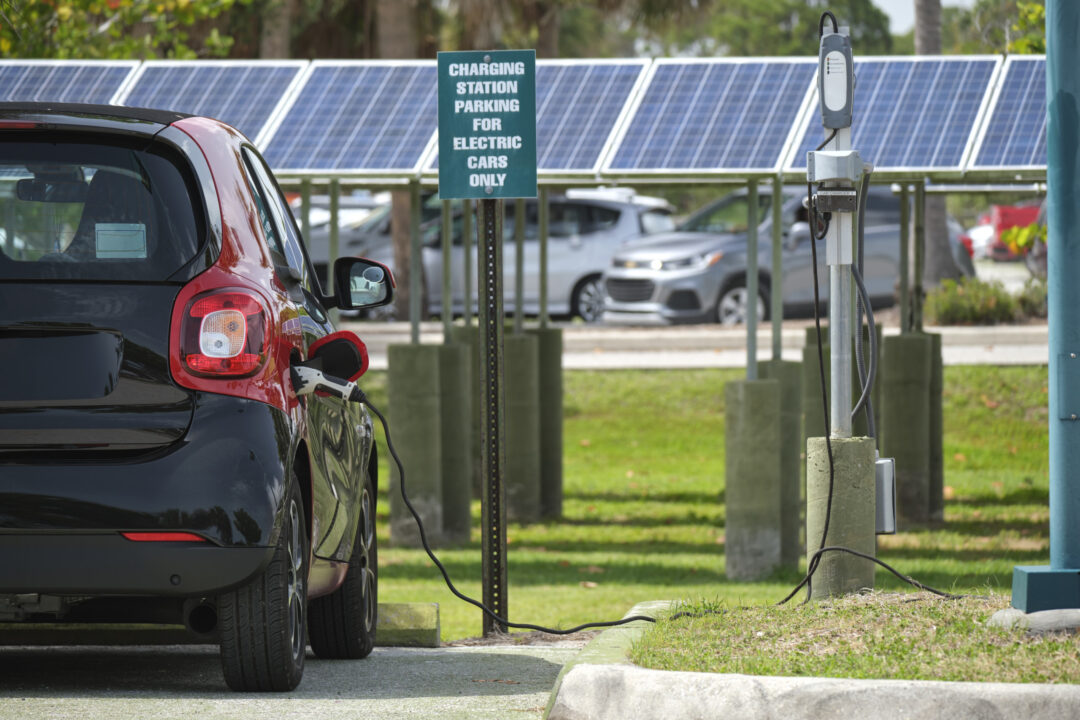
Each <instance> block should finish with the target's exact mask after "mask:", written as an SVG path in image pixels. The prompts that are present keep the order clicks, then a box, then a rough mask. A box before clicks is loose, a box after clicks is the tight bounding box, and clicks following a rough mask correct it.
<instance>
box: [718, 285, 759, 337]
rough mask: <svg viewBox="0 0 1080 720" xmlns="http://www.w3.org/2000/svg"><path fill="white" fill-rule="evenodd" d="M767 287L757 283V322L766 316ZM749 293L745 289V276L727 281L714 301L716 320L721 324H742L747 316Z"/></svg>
mask: <svg viewBox="0 0 1080 720" xmlns="http://www.w3.org/2000/svg"><path fill="white" fill-rule="evenodd" d="M767 292H768V288H766V287H765V285H764V284H763V283H762V284H759V285H758V298H757V319H758V321H759V322H761V321H764V320H766V319H767V318H768V314H769V299H768V297H767V296H766V293H767ZM749 298H750V293H749V291H748V290H747V289H746V278H741V277H740V278H737V279H735V280H732V281H729V282H728V283H726V284H725V285H724V289H723V290H721V291H720V299H719V300H717V301H716V321H717V322H718V323H720V324H721V325H743V324H745V323H746V318H747V317H748V316H749V308H750V302H749Z"/></svg>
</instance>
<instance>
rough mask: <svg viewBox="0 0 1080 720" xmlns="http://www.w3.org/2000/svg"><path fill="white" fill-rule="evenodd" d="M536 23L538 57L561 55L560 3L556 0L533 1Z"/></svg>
mask: <svg viewBox="0 0 1080 720" xmlns="http://www.w3.org/2000/svg"><path fill="white" fill-rule="evenodd" d="M533 12H534V13H535V15H534V18H535V19H534V22H535V23H536V57H538V58H557V57H559V5H558V3H556V2H542V1H541V0H537V1H536V2H534V3H533Z"/></svg>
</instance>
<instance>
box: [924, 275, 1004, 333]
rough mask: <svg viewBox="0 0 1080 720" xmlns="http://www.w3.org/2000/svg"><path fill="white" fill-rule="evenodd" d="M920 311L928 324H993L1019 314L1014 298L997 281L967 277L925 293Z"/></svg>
mask: <svg viewBox="0 0 1080 720" xmlns="http://www.w3.org/2000/svg"><path fill="white" fill-rule="evenodd" d="M924 312H925V314H926V320H927V321H928V322H929V323H930V324H932V325H997V324H998V323H1007V322H1012V321H1013V320H1016V319H1017V317H1018V314H1019V313H1018V308H1017V301H1016V299H1015V298H1013V296H1012V295H1010V294H1009V293H1008V292H1007V291H1006V290H1005V287H1004V286H1003V285H1002V284H1001V283H1000V282H986V281H984V280H979V279H978V278H971V277H965V278H961V279H960V280H959V282H957V281H956V280H945V281H943V282H942V283H941V287H939V288H937V289H936V290H931V291H930V292H929V293H927V295H926V305H925V306H924Z"/></svg>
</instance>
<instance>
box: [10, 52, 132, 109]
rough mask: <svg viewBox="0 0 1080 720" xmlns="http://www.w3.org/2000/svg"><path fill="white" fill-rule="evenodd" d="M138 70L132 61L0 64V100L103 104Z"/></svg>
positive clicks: (44, 61) (40, 61)
mask: <svg viewBox="0 0 1080 720" xmlns="http://www.w3.org/2000/svg"><path fill="white" fill-rule="evenodd" d="M136 67H138V63H137V62H135V61H119V60H118V61H100V60H99V61H91V60H78V61H75V60H36V61H35V60H4V61H0V101H2V102H71V103H92V104H95V105H104V104H108V103H109V102H111V101H112V99H113V97H114V96H115V95H116V93H117V91H119V90H120V87H121V86H122V85H123V84H124V81H125V80H127V79H128V77H129V76H130V75H131V73H132V72H133V71H134V70H135V68H136Z"/></svg>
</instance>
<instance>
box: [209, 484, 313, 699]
mask: <svg viewBox="0 0 1080 720" xmlns="http://www.w3.org/2000/svg"><path fill="white" fill-rule="evenodd" d="M307 576H308V536H307V527H306V523H305V522H304V504H303V502H302V500H301V499H300V491H299V488H298V486H297V479H296V477H295V476H294V477H293V479H292V483H291V484H290V487H289V493H288V496H287V497H286V499H285V522H284V523H283V524H282V528H281V534H280V536H279V538H278V543H277V547H276V548H275V549H274V556H273V558H272V559H271V560H270V564H269V565H267V566H266V569H265V570H264V571H263V572H262V574H261V575H259V576H258V577H257V578H255V579H254V580H253V581H251V582H250V583H248V584H247V585H245V586H243V587H240V588H237V589H236V590H233V591H232V592H228V593H225V594H224V595H221V596H219V597H218V617H219V623H220V631H221V665H222V669H223V670H224V671H225V682H226V683H228V685H229V687H230V688H232V689H233V690H239V691H243V692H266V691H271V690H274V691H279V692H282V691H288V690H292V689H294V688H295V687H296V686H297V685H299V684H300V679H301V678H302V677H303V676H304V654H305V652H306V651H307V623H306V620H307Z"/></svg>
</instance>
